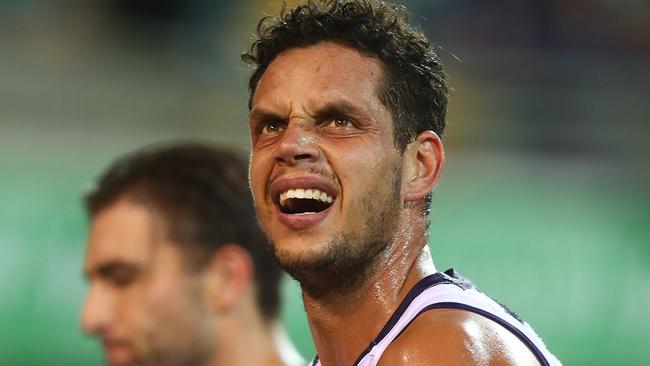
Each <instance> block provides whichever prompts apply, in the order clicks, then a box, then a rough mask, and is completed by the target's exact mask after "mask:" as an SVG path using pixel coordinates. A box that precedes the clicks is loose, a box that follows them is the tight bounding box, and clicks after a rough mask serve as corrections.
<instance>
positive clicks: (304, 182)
mask: <svg viewBox="0 0 650 366" xmlns="http://www.w3.org/2000/svg"><path fill="white" fill-rule="evenodd" d="M300 188H303V189H318V190H319V191H321V192H325V193H327V194H328V195H329V196H331V197H332V198H333V199H336V196H337V193H336V189H335V188H334V187H333V186H332V184H330V183H329V181H328V180H327V179H325V178H323V177H320V176H317V175H306V176H298V177H287V178H278V179H276V180H274V181H273V182H272V183H271V185H270V187H269V193H270V195H271V198H272V200H273V202H274V203H275V204H276V205H278V206H279V205H280V193H282V192H284V191H287V190H289V189H300Z"/></svg>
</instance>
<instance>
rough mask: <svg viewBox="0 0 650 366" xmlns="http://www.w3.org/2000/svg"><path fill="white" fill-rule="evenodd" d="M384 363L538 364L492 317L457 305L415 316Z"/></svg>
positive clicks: (453, 365) (385, 355) (447, 365)
mask: <svg viewBox="0 0 650 366" xmlns="http://www.w3.org/2000/svg"><path fill="white" fill-rule="evenodd" d="M378 365H379V366H386V365H409V366H415V365H445V366H464V365H539V362H538V361H537V360H536V359H535V356H534V355H533V353H532V352H531V351H530V350H529V349H528V348H527V347H526V345H525V344H524V343H522V342H521V341H520V340H519V339H518V338H517V337H516V336H514V335H513V334H512V333H510V332H509V331H508V330H506V329H505V328H503V327H502V326H500V325H499V324H497V323H495V322H493V321H492V320H490V319H488V318H485V317H483V316H480V315H478V314H474V313H472V312H469V311H464V310H458V309H434V310H429V311H427V312H425V313H423V314H421V315H420V316H419V317H417V318H416V319H415V320H414V321H413V323H411V325H410V326H409V327H408V328H406V330H404V333H402V334H401V335H400V336H399V337H398V338H397V339H395V341H394V342H393V343H392V344H391V345H390V346H389V347H388V348H387V349H386V351H385V352H384V353H383V355H382V357H381V359H380V362H379V364H378Z"/></svg>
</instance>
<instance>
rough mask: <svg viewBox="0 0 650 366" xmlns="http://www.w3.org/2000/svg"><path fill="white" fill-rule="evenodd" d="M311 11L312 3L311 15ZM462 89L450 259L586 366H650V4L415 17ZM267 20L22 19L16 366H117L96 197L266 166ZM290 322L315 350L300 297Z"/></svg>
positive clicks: (120, 7) (4, 167)
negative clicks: (179, 152)
mask: <svg viewBox="0 0 650 366" xmlns="http://www.w3.org/2000/svg"><path fill="white" fill-rule="evenodd" d="M289 3H293V2H289ZM404 4H406V5H407V6H409V8H410V9H411V10H412V11H413V13H414V16H413V20H414V21H415V23H417V24H420V26H421V28H422V29H423V30H424V31H425V32H426V33H427V34H428V35H429V36H430V38H431V39H432V41H433V43H435V44H437V45H439V46H440V48H439V50H440V53H441V57H442V58H443V60H444V61H445V64H446V65H447V67H448V70H449V79H450V82H451V84H452V86H453V88H454V90H453V92H452V95H451V105H450V113H449V119H448V129H447V132H446V136H445V142H446V153H447V159H448V163H447V166H446V169H445V172H444V173H443V178H442V181H441V183H440V185H439V187H438V188H437V189H436V191H435V193H434V200H433V206H432V225H431V249H432V252H433V255H434V258H435V261H436V263H437V266H438V267H439V269H446V268H448V267H452V266H453V267H454V268H456V269H457V270H459V271H460V272H461V273H463V274H464V275H465V276H467V277H469V278H471V279H472V280H474V282H476V283H477V285H478V286H479V287H480V288H481V289H482V290H484V291H485V292H487V293H488V294H490V295H491V296H492V297H494V298H496V299H497V300H499V301H501V302H503V303H506V304H508V305H509V306H510V307H511V308H512V309H513V310H515V311H516V312H518V313H519V314H520V315H521V316H522V317H523V318H524V319H526V320H528V321H529V322H530V323H531V324H532V325H533V326H534V327H535V328H536V329H537V331H538V333H539V334H540V335H541V336H542V338H543V339H544V340H545V341H546V343H547V345H548V346H549V348H550V349H551V350H552V351H554V352H555V353H556V355H557V356H558V357H559V358H560V359H561V360H562V361H563V362H564V363H565V364H567V365H650V351H649V350H648V348H649V347H648V344H649V341H650V315H649V314H648V312H649V310H650V193H649V190H648V187H649V186H650V184H649V183H650V169H649V168H648V165H649V163H648V158H649V157H650V147H649V145H648V142H647V141H648V137H649V132H650V126H649V124H648V122H649V121H650V108H649V106H648V103H649V102H650V98H649V96H650V95H649V86H650V71H649V68H648V65H649V64H650V62H649V61H650V5H649V4H648V2H644V1H638V0H637V1H633V0H627V1H616V2H614V1H606V0H590V1H587V0H584V1H582V0H576V1H568V2H564V1H550V0H549V1H544V0H530V1H525V2H521V1H515V0H511V1H507V0H502V1H479V0H475V1H472V0H419V1H418V0H411V1H404ZM279 8H280V5H279V4H278V3H275V2H267V1H246V2H244V1H235V0H229V1H225V0H224V1H208V0H203V1H201V0H161V1H157V2H156V1H153V2H152V1H146V0H84V1H82V0H22V1H19V0H15V1H7V0H4V1H0V365H100V364H101V362H102V358H101V352H100V348H99V346H98V345H97V344H96V343H95V342H93V341H92V340H91V339H88V338H86V337H84V336H83V335H82V334H81V332H80V331H79V328H78V325H77V319H78V314H79V309H80V303H81V301H82V299H83V296H84V291H85V284H84V281H83V279H82V276H81V261H82V257H83V252H84V245H85V235H86V221H85V217H84V215H83V211H82V209H81V202H80V196H81V194H82V193H83V192H84V190H85V189H87V188H88V187H89V186H90V185H91V184H92V182H93V179H94V178H95V177H96V176H97V175H98V173H99V172H100V171H101V170H102V169H103V168H105V167H106V165H107V164H108V163H109V162H110V161H111V160H113V159H114V158H115V157H116V156H117V155H119V154H122V153H125V152H127V151H130V150H132V149H135V148H138V147H141V146H143V145H145V144H148V143H152V142H159V141H169V140H174V139H179V138H182V139H188V138H201V139H203V140H208V141H213V142H215V143H220V144H226V145H228V146H232V147H233V148H236V149H239V150H242V151H246V150H247V148H248V137H247V127H246V113H247V110H246V99H247V91H246V77H247V76H248V74H249V72H250V70H249V69H248V68H247V67H245V66H244V65H242V64H241V63H240V62H239V61H238V57H239V54H240V53H241V52H242V51H243V50H244V49H245V48H246V47H247V46H248V43H249V39H250V35H251V33H252V31H253V29H254V27H255V20H256V19H257V18H258V17H259V16H260V15H262V14H265V13H275V12H277V10H278V9H279ZM284 291H285V296H284V298H285V304H284V312H283V314H284V316H283V319H284V321H285V324H287V326H288V328H289V332H290V335H291V337H292V339H293V340H294V341H295V343H296V344H297V345H298V347H299V349H300V351H301V352H302V353H303V355H304V356H305V357H306V358H309V357H311V355H312V354H313V352H314V349H313V346H312V345H311V341H310V338H309V335H308V330H307V325H306V321H305V317H304V311H303V309H302V305H301V301H300V298H299V291H298V287H297V286H296V284H295V283H294V282H292V281H289V280H287V281H286V286H285V288H284Z"/></svg>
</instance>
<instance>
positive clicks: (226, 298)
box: [202, 244, 254, 312]
mask: <svg viewBox="0 0 650 366" xmlns="http://www.w3.org/2000/svg"><path fill="white" fill-rule="evenodd" d="M253 271H254V268H253V260H252V258H251V256H250V255H249V254H248V252H247V251H246V250H245V249H243V248H242V247H240V246H239V245H235V244H226V245H224V246H222V247H221V248H219V249H218V250H217V251H216V252H215V254H214V255H213V257H212V260H211V261H210V262H209V263H208V265H207V267H206V268H205V269H204V271H203V272H204V273H203V275H202V276H203V285H204V294H205V297H206V300H207V301H208V302H209V306H210V307H212V308H213V309H215V310H216V311H218V312H228V311H230V310H231V309H232V308H233V307H236V306H237V304H238V303H239V302H240V301H241V300H242V299H243V298H244V297H245V296H246V294H247V293H248V292H249V291H250V290H251V289H252V288H253Z"/></svg>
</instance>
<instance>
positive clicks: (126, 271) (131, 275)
mask: <svg viewBox="0 0 650 366" xmlns="http://www.w3.org/2000/svg"><path fill="white" fill-rule="evenodd" d="M137 274H138V271H137V270H135V269H133V268H118V269H116V270H115V272H113V273H112V276H111V282H113V284H114V285H115V286H117V287H127V286H129V285H130V284H131V283H133V282H134V281H135V278H136V276H137Z"/></svg>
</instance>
